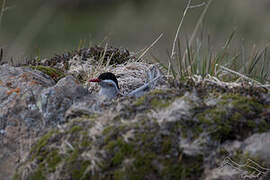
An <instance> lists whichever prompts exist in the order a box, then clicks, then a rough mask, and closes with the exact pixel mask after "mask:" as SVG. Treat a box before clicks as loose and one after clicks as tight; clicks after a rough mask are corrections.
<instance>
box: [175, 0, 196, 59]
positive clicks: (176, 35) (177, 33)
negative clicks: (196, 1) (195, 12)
mask: <svg viewBox="0 0 270 180" xmlns="http://www.w3.org/2000/svg"><path fill="white" fill-rule="evenodd" d="M190 4H191V0H189V1H188V3H187V6H186V8H185V10H184V13H183V15H182V18H181V21H180V23H179V25H178V28H177V31H176V33H175V37H174V41H173V46H172V52H171V59H174V56H175V54H176V52H175V46H176V42H177V38H178V35H179V32H180V29H181V27H182V24H183V22H184V19H185V17H186V14H187V11H188V9H189V7H190Z"/></svg>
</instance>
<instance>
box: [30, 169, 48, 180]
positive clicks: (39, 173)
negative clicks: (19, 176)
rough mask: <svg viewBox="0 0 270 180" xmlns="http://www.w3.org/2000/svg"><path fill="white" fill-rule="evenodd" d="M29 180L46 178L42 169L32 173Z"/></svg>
mask: <svg viewBox="0 0 270 180" xmlns="http://www.w3.org/2000/svg"><path fill="white" fill-rule="evenodd" d="M28 179H29V180H44V179H45V177H44V175H43V172H42V169H40V168H38V169H37V170H36V171H34V172H33V173H31V175H30V176H29V177H28Z"/></svg>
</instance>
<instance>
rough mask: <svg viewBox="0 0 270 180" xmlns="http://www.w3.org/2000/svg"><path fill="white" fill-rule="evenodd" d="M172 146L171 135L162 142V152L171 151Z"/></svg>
mask: <svg viewBox="0 0 270 180" xmlns="http://www.w3.org/2000/svg"><path fill="white" fill-rule="evenodd" d="M171 146H172V141H171V139H170V137H168V138H164V139H163V143H162V152H163V153H164V154H167V153H169V151H170V150H171Z"/></svg>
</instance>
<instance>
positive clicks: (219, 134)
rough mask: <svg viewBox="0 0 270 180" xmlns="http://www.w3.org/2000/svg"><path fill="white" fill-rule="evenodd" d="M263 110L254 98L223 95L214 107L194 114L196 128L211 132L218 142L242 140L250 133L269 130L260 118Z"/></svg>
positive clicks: (267, 125) (269, 127)
mask: <svg viewBox="0 0 270 180" xmlns="http://www.w3.org/2000/svg"><path fill="white" fill-rule="evenodd" d="M264 108H265V107H264V105H262V104H261V103H260V102H259V100H257V99H255V98H254V97H248V96H242V95H240V94H231V93H228V94H226V93H225V94H222V95H221V97H220V100H219V101H218V103H217V104H216V105H215V106H210V107H207V108H205V110H204V111H202V112H200V113H198V114H196V118H197V119H198V121H199V123H198V124H197V126H199V127H202V128H204V129H206V131H208V132H211V133H210V134H211V137H212V138H213V139H215V140H219V141H220V142H224V141H225V140H234V139H238V140H242V139H244V138H246V137H248V136H249V135H251V134H252V133H255V132H265V131H267V130H269V129H270V125H269V124H267V123H266V121H265V120H264V119H263V118H261V117H260V113H262V112H263V110H264Z"/></svg>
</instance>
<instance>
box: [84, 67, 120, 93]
mask: <svg viewBox="0 0 270 180" xmlns="http://www.w3.org/2000/svg"><path fill="white" fill-rule="evenodd" d="M89 82H97V83H98V84H99V85H100V86H101V89H100V91H99V94H100V95H102V96H106V97H108V98H114V97H115V96H116V95H117V94H118V93H119V92H120V91H119V85H118V81H117V79H116V76H115V75H114V74H113V73H111V72H105V73H102V74H100V75H99V76H98V78H94V79H90V80H89Z"/></svg>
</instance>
